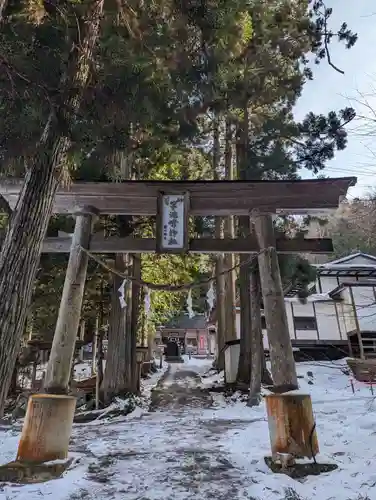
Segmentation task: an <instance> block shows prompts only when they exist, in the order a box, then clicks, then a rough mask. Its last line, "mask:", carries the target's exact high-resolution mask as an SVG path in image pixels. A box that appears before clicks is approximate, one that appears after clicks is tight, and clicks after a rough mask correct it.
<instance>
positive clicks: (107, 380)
mask: <svg viewBox="0 0 376 500" xmlns="http://www.w3.org/2000/svg"><path fill="white" fill-rule="evenodd" d="M127 263H128V257H127V256H126V255H123V254H117V255H116V256H115V269H117V270H118V271H120V272H124V270H125V269H126V265H127ZM122 282H123V279H122V278H120V277H119V276H117V275H115V274H114V275H113V289H112V297H111V313H110V321H109V330H108V347H107V358H106V368H105V371H104V377H103V384H102V393H103V396H102V399H103V402H104V404H105V405H108V404H109V403H110V402H111V401H112V399H113V397H114V396H121V395H124V394H126V393H128V392H132V391H133V386H132V371H131V370H132V367H131V365H132V363H131V358H132V342H131V332H130V330H129V329H127V309H128V308H129V309H130V308H131V305H130V302H129V301H128V300H129V295H128V294H127V289H129V288H130V286H129V284H126V290H125V297H126V301H127V307H126V308H124V309H122V308H121V306H120V301H119V288H120V285H121V284H122Z"/></svg>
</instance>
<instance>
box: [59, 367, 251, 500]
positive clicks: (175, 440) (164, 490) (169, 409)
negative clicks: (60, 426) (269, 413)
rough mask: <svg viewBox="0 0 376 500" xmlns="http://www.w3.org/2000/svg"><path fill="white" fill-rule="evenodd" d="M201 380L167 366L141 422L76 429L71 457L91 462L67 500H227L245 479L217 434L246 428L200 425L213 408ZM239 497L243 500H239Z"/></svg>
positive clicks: (239, 423) (236, 494) (235, 495)
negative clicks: (206, 411)
mask: <svg viewBox="0 0 376 500" xmlns="http://www.w3.org/2000/svg"><path fill="white" fill-rule="evenodd" d="M200 381H201V378H200V376H199V374H198V373H197V372H196V371H194V370H193V369H191V366H190V367H189V369H187V368H185V367H184V364H171V365H170V367H169V370H168V372H167V373H166V375H165V376H164V377H163V378H162V379H161V381H160V383H159V384H158V386H157V388H156V389H155V390H154V392H153V396H152V404H151V409H150V410H151V411H150V412H149V413H147V414H146V415H143V416H142V417H141V418H140V419H129V420H128V421H127V420H126V419H125V420H123V421H122V422H117V423H115V422H113V423H103V424H101V425H96V426H85V431H84V433H82V430H80V429H81V427H82V426H77V427H76V428H75V436H74V443H73V450H75V451H76V452H79V453H83V454H84V455H85V456H86V458H87V459H88V461H89V464H88V469H87V473H86V480H87V483H88V484H87V486H84V485H83V487H81V488H80V489H79V490H78V491H75V492H74V494H73V495H70V496H69V497H67V500H68V499H69V500H79V499H86V500H92V499H96V500H99V499H103V500H105V499H109V498H112V499H114V500H118V499H119V500H120V499H122V500H124V499H126V500H162V499H163V500H186V499H187V500H188V499H190V500H191V499H195V500H204V499H207V500H210V499H216V500H230V499H231V500H232V499H236V498H242V499H246V498H251V497H249V496H247V495H246V496H244V494H243V492H242V493H241V490H242V486H245V484H244V480H245V478H244V473H243V471H241V470H238V469H237V468H236V467H234V466H233V465H232V464H231V462H230V461H229V460H228V457H227V456H226V452H225V450H223V449H221V447H220V445H219V444H218V443H219V442H218V437H219V434H220V433H223V432H225V429H229V428H234V427H238V428H244V427H245V426H246V425H247V424H248V423H249V422H248V421H247V422H244V421H237V422H231V421H226V422H224V424H225V425H221V424H220V423H219V422H217V421H215V420H202V410H203V409H205V408H209V407H210V406H211V405H212V403H213V401H212V398H211V396H210V394H209V393H208V392H207V391H205V390H202V389H200V387H199V383H200ZM239 495H240V496H239Z"/></svg>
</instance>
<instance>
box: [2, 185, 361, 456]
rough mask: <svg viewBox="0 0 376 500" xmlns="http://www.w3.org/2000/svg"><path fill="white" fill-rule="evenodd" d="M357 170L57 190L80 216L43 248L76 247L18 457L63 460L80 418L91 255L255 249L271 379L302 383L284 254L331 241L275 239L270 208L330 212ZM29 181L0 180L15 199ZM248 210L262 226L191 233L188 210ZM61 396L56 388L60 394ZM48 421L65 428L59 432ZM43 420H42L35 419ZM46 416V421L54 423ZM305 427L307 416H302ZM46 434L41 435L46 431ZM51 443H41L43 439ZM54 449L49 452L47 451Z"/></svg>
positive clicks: (57, 208)
mask: <svg viewBox="0 0 376 500" xmlns="http://www.w3.org/2000/svg"><path fill="white" fill-rule="evenodd" d="M355 183H356V178H354V177H346V178H337V179H310V180H298V181H184V182H172V181H126V182H121V183H91V182H77V183H74V184H72V185H71V186H69V187H66V188H61V189H59V191H58V193H57V194H56V197H55V204H54V209H53V211H54V213H58V214H67V215H68V214H72V215H76V225H75V230H74V234H73V237H72V238H67V237H63V238H46V240H45V243H44V247H43V252H49V253H50V252H51V253H68V252H69V253H70V258H69V263H68V267H67V272H66V278H65V284H64V290H63V294H62V298H61V304H60V310H59V315H58V320H57V324H56V330H55V335H54V341H53V345H52V350H51V356H50V359H49V363H48V368H47V373H46V379H45V387H46V389H48V392H49V394H46V395H37V396H36V397H33V396H32V397H31V398H30V402H29V406H28V412H27V416H26V419H25V424H24V429H23V434H22V438H21V442H20V447H19V453H18V458H19V459H20V460H24V461H27V460H31V461H38V460H39V461H44V460H46V459H47V460H53V459H58V458H64V457H65V456H66V454H67V449H68V442H69V437H70V433H71V426H72V421H73V413H74V404H73V403H72V398H71V397H69V396H64V394H66V391H67V387H68V383H69V376H70V366H71V363H72V357H73V352H74V346H75V342H76V337H77V331H78V328H79V322H80V314H81V306H82V298H83V293H84V286H85V279H86V271H87V263H88V254H87V253H86V252H85V251H83V249H87V250H89V251H90V252H91V253H111V254H114V253H145V252H153V251H158V252H165V253H184V252H200V253H226V252H229V253H247V254H255V255H258V260H259V268H260V277H261V285H262V291H263V298H264V309H265V318H266V324H267V329H268V337H269V344H270V357H271V365H272V375H273V379H274V383H275V385H276V386H277V388H278V387H279V388H280V389H281V390H288V389H293V388H296V387H297V385H298V384H297V376H296V370H295V363H294V358H293V353H292V348H291V342H290V337H289V331H288V326H287V320H286V314H285V309H284V303H283V293H282V284H281V279H280V274H279V268H278V261H277V252H285V253H300V252H302V253H309V252H313V253H329V252H331V251H332V244H331V240H328V239H326V240H325V239H324V240H317V239H312V240H309V239H302V238H297V239H278V240H277V241H275V238H274V233H273V224H272V218H271V215H272V214H311V215H315V214H323V213H325V212H327V211H332V210H333V209H336V208H337V207H338V204H339V200H340V198H341V197H343V196H345V195H346V193H347V190H348V188H349V187H350V186H352V185H354V184H355ZM21 186H22V181H14V180H10V181H8V182H2V183H1V184H0V195H2V196H3V197H4V198H5V199H6V200H7V202H8V203H9V205H10V207H11V208H12V209H13V208H14V207H15V206H16V203H17V200H18V196H19V193H20V190H21ZM100 214H103V215H106V214H111V215H115V214H117V215H143V216H155V215H157V238H156V239H144V238H133V237H128V238H118V237H110V238H106V239H105V238H102V237H97V236H95V235H92V229H93V224H94V220H95V218H96V216H98V215H100ZM229 215H236V216H241V215H243V216H244V215H249V216H250V217H252V218H253V222H254V227H255V231H254V234H251V235H249V236H248V237H244V238H238V239H227V240H226V239H215V238H200V239H193V240H191V239H190V238H189V234H188V220H189V217H190V216H229ZM54 394H57V395H58V396H54ZM51 419H52V420H54V419H55V421H56V425H58V426H59V427H60V430H61V432H60V434H59V436H58V437H57V436H56V435H55V433H54V432H53V429H54V425H50V424H51ZM38 421H39V423H40V425H38V426H36V422H38ZM47 421H48V422H49V423H48V424H47ZM302 425H303V424H302ZM41 434H42V435H41ZM41 438H42V439H43V443H44V445H43V446H42V447H41V446H39V445H37V444H38V443H39V442H40V439H41ZM46 457H47V458H46Z"/></svg>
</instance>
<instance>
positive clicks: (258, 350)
mask: <svg viewBox="0 0 376 500" xmlns="http://www.w3.org/2000/svg"><path fill="white" fill-rule="evenodd" d="M249 288H250V297H251V306H250V307H251V311H250V317H251V332H250V334H251V335H250V338H251V342H250V348H251V380H250V386H249V400H248V405H249V406H255V405H258V404H259V403H260V401H261V381H262V370H263V359H264V346H263V342H262V325H261V289H260V280H259V275H258V269H256V268H254V269H252V270H251V272H250V287H249Z"/></svg>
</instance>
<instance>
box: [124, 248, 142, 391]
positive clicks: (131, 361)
mask: <svg viewBox="0 0 376 500" xmlns="http://www.w3.org/2000/svg"><path fill="white" fill-rule="evenodd" d="M133 263H134V259H133V257H132V256H131V255H130V256H129V257H128V269H130V273H131V274H133V271H134V267H133ZM135 289H136V291H137V290H139V289H140V287H139V286H138V285H136V284H135V283H133V282H131V283H129V285H128V286H127V288H126V296H127V304H129V307H128V308H127V311H126V325H127V326H126V331H127V332H128V336H127V339H128V343H129V357H127V364H126V370H127V378H128V379H129V381H130V386H129V392H131V393H132V394H137V391H138V379H137V354H136V350H137V310H136V311H134V309H133V307H134V306H135V307H137V303H135V301H134V295H135V294H134V291H135ZM136 302H137V301H136ZM134 323H136V329H133V325H134Z"/></svg>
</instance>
